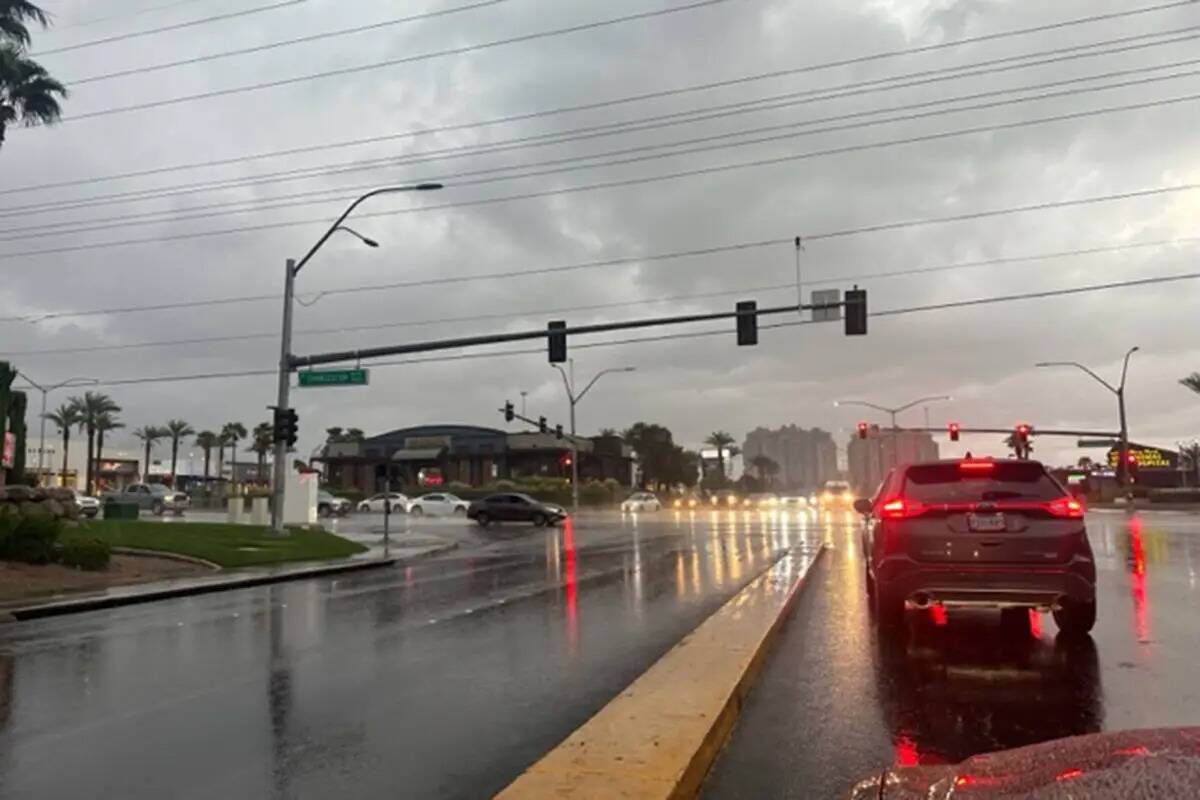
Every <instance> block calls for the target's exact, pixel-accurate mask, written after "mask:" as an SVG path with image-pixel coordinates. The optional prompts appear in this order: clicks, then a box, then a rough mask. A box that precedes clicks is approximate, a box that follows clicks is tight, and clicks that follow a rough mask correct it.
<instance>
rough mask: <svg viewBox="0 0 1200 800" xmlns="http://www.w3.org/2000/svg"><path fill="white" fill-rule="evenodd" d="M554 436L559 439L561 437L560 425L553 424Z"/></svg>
mask: <svg viewBox="0 0 1200 800" xmlns="http://www.w3.org/2000/svg"><path fill="white" fill-rule="evenodd" d="M554 438H555V439H561V438H562V425H555V426H554Z"/></svg>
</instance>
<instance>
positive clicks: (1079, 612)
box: [1054, 600, 1096, 636]
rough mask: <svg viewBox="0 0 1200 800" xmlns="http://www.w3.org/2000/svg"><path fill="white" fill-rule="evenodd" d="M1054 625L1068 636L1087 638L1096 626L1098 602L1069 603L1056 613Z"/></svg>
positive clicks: (1074, 601) (1075, 601)
mask: <svg viewBox="0 0 1200 800" xmlns="http://www.w3.org/2000/svg"><path fill="white" fill-rule="evenodd" d="M1054 624H1056V625H1058V630H1059V631H1060V632H1061V633H1063V634H1066V635H1067V636H1085V635H1086V634H1088V633H1089V632H1090V631H1091V630H1092V628H1093V627H1094V626H1095V625H1096V601H1095V600H1093V601H1091V602H1090V603H1085V602H1081V601H1078V600H1069V601H1067V602H1066V603H1065V604H1064V605H1063V607H1062V608H1061V609H1059V610H1057V611H1055V612H1054Z"/></svg>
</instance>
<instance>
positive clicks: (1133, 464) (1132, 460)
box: [1125, 451, 1138, 483]
mask: <svg viewBox="0 0 1200 800" xmlns="http://www.w3.org/2000/svg"><path fill="white" fill-rule="evenodd" d="M1125 474H1126V475H1127V476H1128V477H1129V482H1130V483H1137V478H1138V459H1137V453H1134V452H1133V451H1127V452H1126V453H1125Z"/></svg>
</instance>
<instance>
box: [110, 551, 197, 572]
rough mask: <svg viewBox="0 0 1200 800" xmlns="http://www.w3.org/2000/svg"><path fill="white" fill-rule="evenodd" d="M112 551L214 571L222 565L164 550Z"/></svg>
mask: <svg viewBox="0 0 1200 800" xmlns="http://www.w3.org/2000/svg"><path fill="white" fill-rule="evenodd" d="M112 551H113V553H115V554H116V555H119V556H144V557H146V558H165V559H166V560H167V561H181V562H183V563H184V564H195V565H197V566H200V567H207V568H208V569H211V570H213V571H216V570H219V569H220V568H221V565H220V564H216V563H214V562H212V561H209V560H208V559H204V558H197V557H196V556H185V555H182V554H180V553H166V552H163V551H162V550H147V549H145V548H143V547H114V548H113V549H112Z"/></svg>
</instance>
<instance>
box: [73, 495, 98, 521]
mask: <svg viewBox="0 0 1200 800" xmlns="http://www.w3.org/2000/svg"><path fill="white" fill-rule="evenodd" d="M71 493H72V494H73V495H75V508H77V509H78V510H79V514H80V516H84V517H88V518H89V519H94V518H95V517H96V515H97V514H99V513H100V500H99V499H97V498H95V497H91V496H90V495H86V494H84V493H83V492H81V491H79V490H78V489H72V490H71Z"/></svg>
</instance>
